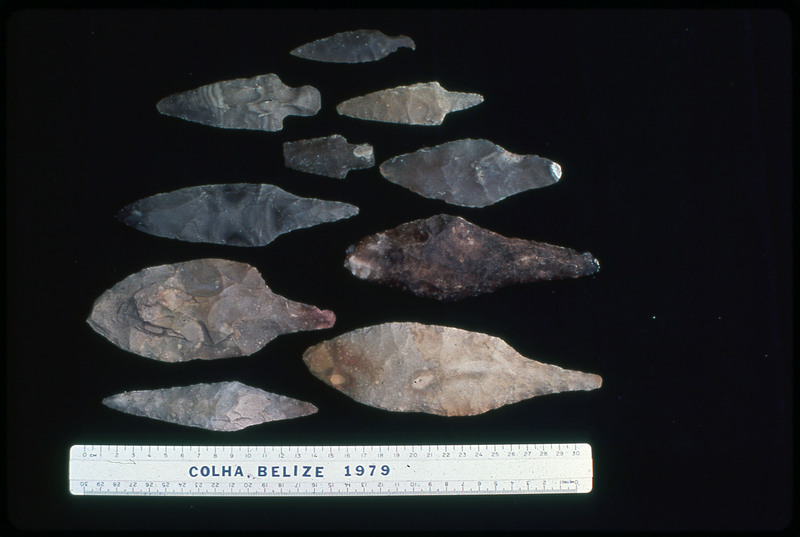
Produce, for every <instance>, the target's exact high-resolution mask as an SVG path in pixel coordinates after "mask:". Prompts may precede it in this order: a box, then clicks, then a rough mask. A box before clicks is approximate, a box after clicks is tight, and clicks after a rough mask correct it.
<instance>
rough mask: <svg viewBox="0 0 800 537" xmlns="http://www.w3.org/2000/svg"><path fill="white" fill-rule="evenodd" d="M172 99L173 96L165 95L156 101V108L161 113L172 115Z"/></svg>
mask: <svg viewBox="0 0 800 537" xmlns="http://www.w3.org/2000/svg"><path fill="white" fill-rule="evenodd" d="M172 101H173V99H172V96H169V97H164V98H163V99H161V100H160V101H158V102H157V103H156V110H158V112H159V113H160V114H164V115H166V116H168V115H170V114H171V113H172Z"/></svg>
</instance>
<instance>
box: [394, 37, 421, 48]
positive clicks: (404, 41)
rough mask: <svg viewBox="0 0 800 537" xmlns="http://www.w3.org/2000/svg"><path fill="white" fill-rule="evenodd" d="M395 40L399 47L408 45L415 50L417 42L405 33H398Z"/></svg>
mask: <svg viewBox="0 0 800 537" xmlns="http://www.w3.org/2000/svg"><path fill="white" fill-rule="evenodd" d="M397 41H398V43H400V46H401V47H408V48H410V49H411V50H417V44H416V43H414V40H413V39H411V38H410V37H408V36H407V35H398V36H397Z"/></svg>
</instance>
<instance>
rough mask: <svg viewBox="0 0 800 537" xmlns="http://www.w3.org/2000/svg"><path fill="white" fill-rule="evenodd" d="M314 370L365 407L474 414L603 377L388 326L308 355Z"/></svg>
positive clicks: (496, 347)
mask: <svg viewBox="0 0 800 537" xmlns="http://www.w3.org/2000/svg"><path fill="white" fill-rule="evenodd" d="M303 361H304V362H305V364H306V366H307V367H308V369H309V371H311V373H312V374H313V375H314V376H315V377H317V378H318V379H320V380H322V381H323V382H325V383H326V384H328V385H329V386H331V387H333V388H336V389H337V390H339V391H340V392H342V393H344V394H346V395H348V396H349V397H351V398H353V399H355V400H356V401H358V402H360V403H364V404H366V405H370V406H373V407H377V408H382V409H384V410H391V411H395V412H426V413H429V414H438V415H440V416H473V415H476V414H482V413H484V412H487V411H489V410H493V409H496V408H499V407H501V406H504V405H508V404H511V403H516V402H518V401H522V400H525V399H529V398H531V397H536V396H538V395H545V394H550V393H559V392H566V391H576V390H595V389H597V388H599V387H600V386H601V384H602V379H601V378H600V377H599V376H598V375H593V374H590V373H583V372H580V371H571V370H567V369H562V368H560V367H557V366H554V365H548V364H543V363H541V362H537V361H535V360H530V359H528V358H525V357H524V356H522V355H521V354H519V353H518V352H517V351H515V350H514V349H513V348H511V346H509V345H508V344H507V343H506V342H504V341H503V340H501V339H499V338H496V337H493V336H489V335H487V334H481V333H478V332H468V331H466V330H461V329H458V328H450V327H446V326H435V325H424V324H419V323H386V324H381V325H376V326H369V327H366V328H361V329H358V330H354V331H352V332H348V333H346V334H343V335H341V336H339V337H337V338H334V339H332V340H329V341H324V342H322V343H320V344H318V345H315V346H313V347H310V348H309V349H308V350H306V352H305V353H304V354H303Z"/></svg>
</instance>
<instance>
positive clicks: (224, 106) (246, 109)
mask: <svg viewBox="0 0 800 537" xmlns="http://www.w3.org/2000/svg"><path fill="white" fill-rule="evenodd" d="M321 106H322V103H321V99H320V94H319V91H318V90H317V89H316V88H314V87H312V86H302V87H299V88H291V87H289V86H287V85H286V84H284V83H283V82H281V79H280V78H278V75H276V74H273V73H270V74H267V75H261V76H257V77H254V78H237V79H235V80H224V81H222V82H215V83H213V84H208V85H206V86H201V87H199V88H196V89H193V90H189V91H184V92H181V93H175V94H174V95H170V96H169V97H165V98H164V99H161V100H160V101H159V102H158V104H157V105H156V108H157V109H158V111H159V112H161V113H162V114H164V115H165V116H172V117H177V118H180V119H185V120H187V121H193V122H195V123H202V124H203V125H210V126H212V127H221V128H223V129H250V130H260V131H279V130H281V129H282V128H283V119H284V118H285V117H286V116H313V115H314V114H316V113H317V112H319V110H320V108H321Z"/></svg>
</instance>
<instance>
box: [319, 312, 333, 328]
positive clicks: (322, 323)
mask: <svg viewBox="0 0 800 537" xmlns="http://www.w3.org/2000/svg"><path fill="white" fill-rule="evenodd" d="M317 312H318V318H317V327H318V328H321V329H322V328H331V327H332V326H333V325H334V324H336V314H335V313H333V312H332V311H331V310H317Z"/></svg>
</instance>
